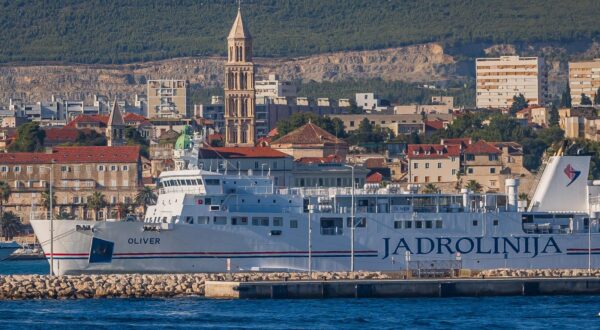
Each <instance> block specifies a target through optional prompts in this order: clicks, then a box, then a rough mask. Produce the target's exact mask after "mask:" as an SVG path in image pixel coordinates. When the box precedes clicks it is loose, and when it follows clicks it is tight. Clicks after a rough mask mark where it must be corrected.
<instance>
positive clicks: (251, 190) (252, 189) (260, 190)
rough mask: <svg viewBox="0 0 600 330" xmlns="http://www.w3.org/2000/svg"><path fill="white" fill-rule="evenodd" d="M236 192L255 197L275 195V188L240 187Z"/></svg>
mask: <svg viewBox="0 0 600 330" xmlns="http://www.w3.org/2000/svg"><path fill="white" fill-rule="evenodd" d="M236 192H246V193H251V194H255V195H273V193H274V191H273V186H238V187H236Z"/></svg>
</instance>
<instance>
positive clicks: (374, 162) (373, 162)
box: [365, 158, 386, 168]
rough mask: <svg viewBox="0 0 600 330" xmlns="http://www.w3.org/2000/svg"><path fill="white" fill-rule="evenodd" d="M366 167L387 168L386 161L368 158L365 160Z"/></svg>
mask: <svg viewBox="0 0 600 330" xmlns="http://www.w3.org/2000/svg"><path fill="white" fill-rule="evenodd" d="M365 166H366V167H367V168H382V167H386V166H385V159H383V158H368V159H367V160H365Z"/></svg>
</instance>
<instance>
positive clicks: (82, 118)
mask: <svg viewBox="0 0 600 330" xmlns="http://www.w3.org/2000/svg"><path fill="white" fill-rule="evenodd" d="M79 123H82V124H83V123H98V124H99V125H100V126H101V127H106V123H108V116H106V115H79V116H77V117H75V118H74V119H73V120H71V121H70V122H69V123H68V124H67V125H65V127H71V128H77V126H78V125H77V124H79Z"/></svg>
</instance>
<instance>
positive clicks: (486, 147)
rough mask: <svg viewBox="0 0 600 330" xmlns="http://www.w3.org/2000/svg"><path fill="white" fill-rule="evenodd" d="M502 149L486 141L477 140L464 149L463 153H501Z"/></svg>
mask: <svg viewBox="0 0 600 330" xmlns="http://www.w3.org/2000/svg"><path fill="white" fill-rule="evenodd" d="M501 153H502V151H500V149H498V148H496V147H495V146H494V145H493V144H490V143H487V142H485V141H484V140H479V141H477V142H475V143H473V144H471V145H470V146H468V147H467V149H465V154H472V155H487V154H501Z"/></svg>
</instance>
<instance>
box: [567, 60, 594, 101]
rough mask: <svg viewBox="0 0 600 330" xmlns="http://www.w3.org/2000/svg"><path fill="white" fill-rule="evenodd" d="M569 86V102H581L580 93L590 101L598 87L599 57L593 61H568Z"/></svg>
mask: <svg viewBox="0 0 600 330" xmlns="http://www.w3.org/2000/svg"><path fill="white" fill-rule="evenodd" d="M569 88H570V89H571V103H572V104H573V105H580V104H581V94H585V95H587V96H588V97H589V98H590V99H591V100H592V101H593V100H594V97H596V93H597V92H598V88H600V58H596V59H594V60H593V61H584V62H569Z"/></svg>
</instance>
